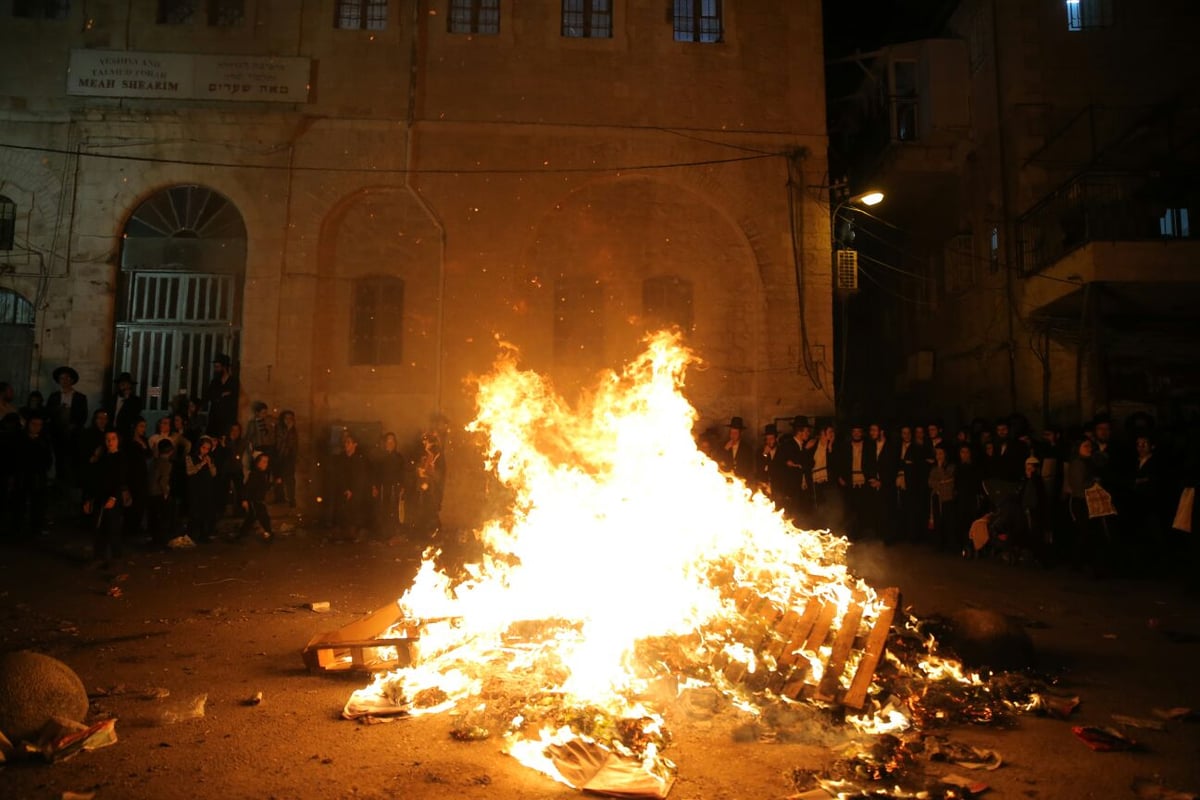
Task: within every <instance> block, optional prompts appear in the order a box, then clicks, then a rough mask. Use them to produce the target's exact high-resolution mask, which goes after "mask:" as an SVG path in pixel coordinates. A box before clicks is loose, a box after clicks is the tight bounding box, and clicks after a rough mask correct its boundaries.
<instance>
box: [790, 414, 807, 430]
mask: <svg viewBox="0 0 1200 800" xmlns="http://www.w3.org/2000/svg"><path fill="white" fill-rule="evenodd" d="M809 427H812V426H811V425H810V424H809V422H808V417H806V416H804V415H803V414H801V415H799V416H795V417H792V430H794V431H798V430H800V429H801V428H809Z"/></svg>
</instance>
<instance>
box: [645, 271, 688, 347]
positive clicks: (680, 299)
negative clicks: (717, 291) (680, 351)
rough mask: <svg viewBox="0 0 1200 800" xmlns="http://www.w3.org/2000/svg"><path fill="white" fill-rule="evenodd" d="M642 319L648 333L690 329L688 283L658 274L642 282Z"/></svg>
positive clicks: (684, 279) (685, 331)
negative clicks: (650, 331) (651, 331)
mask: <svg viewBox="0 0 1200 800" xmlns="http://www.w3.org/2000/svg"><path fill="white" fill-rule="evenodd" d="M642 316H643V317H644V319H645V321H646V327H647V328H648V329H649V330H663V329H666V330H671V329H672V328H678V329H679V330H680V331H681V332H683V333H684V334H689V333H691V332H692V330H693V320H692V282H691V281H689V280H687V279H686V278H680V277H677V276H675V275H659V276H656V277H653V278H646V279H645V280H644V281H642Z"/></svg>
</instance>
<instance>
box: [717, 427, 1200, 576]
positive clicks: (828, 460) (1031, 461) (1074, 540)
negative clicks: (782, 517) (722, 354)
mask: <svg viewBox="0 0 1200 800" xmlns="http://www.w3.org/2000/svg"><path fill="white" fill-rule="evenodd" d="M778 427H779V426H778V425H777V424H775V423H772V424H768V425H766V426H765V428H764V430H763V432H762V438H761V441H759V442H753V441H751V440H750V439H749V436H748V434H747V431H746V425H745V424H744V422H743V420H742V418H740V417H734V418H733V419H732V420H730V423H729V424H728V425H727V426H726V428H727V429H728V435H727V436H726V437H724V440H723V441H721V439H720V438H709V439H708V440H707V441H706V442H704V443H703V446H704V447H705V448H706V449H707V451H708V452H709V454H710V455H712V457H713V458H714V460H716V461H717V463H718V464H719V465H720V466H721V467H722V468H723V469H724V470H725V471H727V472H729V473H731V474H734V475H736V476H738V477H739V478H741V479H742V480H743V481H745V482H746V484H747V485H748V486H750V487H752V488H754V489H756V490H758V491H760V492H762V493H764V494H766V495H767V496H769V497H770V498H771V499H772V501H773V502H774V503H775V504H776V505H777V506H778V507H779V508H781V509H782V510H783V511H784V512H785V514H786V515H787V516H788V517H789V518H790V519H791V520H793V521H794V522H795V523H796V524H797V525H798V526H799V527H804V528H815V529H830V530H833V531H837V532H841V533H844V534H845V535H847V536H848V537H849V538H850V539H851V540H860V539H865V538H872V537H873V538H877V539H880V540H882V541H884V542H888V543H894V542H901V541H904V542H913V543H925V544H929V545H931V546H934V547H938V548H942V549H945V550H949V551H953V552H955V553H959V554H961V555H963V556H965V557H981V556H989V555H992V556H997V557H1002V558H1005V559H1013V560H1028V561H1036V562H1038V563H1043V564H1047V565H1051V564H1057V563H1068V564H1072V565H1075V566H1078V567H1083V568H1087V569H1090V570H1094V571H1096V572H1111V571H1113V570H1114V569H1116V568H1117V566H1118V565H1119V564H1120V565H1128V564H1134V565H1139V566H1141V567H1144V568H1146V569H1152V568H1154V567H1162V566H1165V565H1177V564H1180V563H1186V561H1187V560H1188V559H1190V558H1192V557H1193V552H1194V548H1195V545H1194V543H1193V541H1194V540H1193V536H1192V534H1191V533H1190V532H1191V531H1196V530H1197V529H1196V528H1195V527H1194V518H1195V509H1194V506H1193V503H1192V498H1193V497H1194V491H1195V482H1196V481H1195V468H1196V454H1195V453H1194V452H1191V451H1190V449H1188V448H1182V451H1181V449H1180V448H1175V447H1174V444H1175V442H1174V441H1172V442H1170V443H1169V444H1170V445H1171V446H1170V447H1167V448H1166V452H1162V453H1160V450H1159V445H1158V443H1157V438H1158V437H1156V434H1155V431H1154V427H1153V424H1152V421H1151V420H1150V419H1149V418H1146V417H1137V418H1133V419H1131V420H1129V421H1128V422H1127V424H1126V425H1125V426H1124V429H1123V435H1121V436H1118V435H1117V433H1116V431H1115V429H1114V423H1113V420H1111V419H1110V418H1109V417H1107V416H1097V417H1096V418H1094V419H1093V420H1091V421H1090V422H1089V423H1087V424H1086V425H1083V426H1081V427H1080V428H1079V429H1078V430H1076V431H1071V432H1069V433H1064V431H1063V430H1061V429H1059V428H1056V427H1047V428H1045V429H1044V430H1041V431H1038V432H1035V431H1034V429H1033V427H1032V426H1031V425H1030V424H1029V423H1028V421H1027V420H1025V419H1024V418H1022V417H1020V416H1013V417H1007V418H1002V419H998V420H994V421H985V420H982V419H977V420H975V421H974V422H973V423H972V424H971V425H969V426H966V427H963V428H960V429H958V430H956V431H954V432H953V433H952V434H950V433H948V432H946V431H943V430H942V427H941V425H940V424H938V423H926V424H900V425H896V426H892V427H890V428H889V427H888V426H885V425H882V424H879V423H867V424H861V423H858V422H854V423H851V424H849V425H846V426H843V427H841V428H839V427H838V426H836V425H834V424H832V423H829V424H818V425H814V424H813V421H812V420H810V419H808V418H807V417H804V416H798V417H796V418H794V419H793V420H792V421H791V425H790V426H789V428H790V429H789V430H788V431H787V432H786V433H781V432H780V431H779V430H778ZM1182 556H1187V558H1186V559H1184V560H1183V561H1181V560H1180V559H1181V557H1182Z"/></svg>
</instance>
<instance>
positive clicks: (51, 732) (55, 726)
mask: <svg viewBox="0 0 1200 800" xmlns="http://www.w3.org/2000/svg"><path fill="white" fill-rule="evenodd" d="M116 743H117V720H116V719H115V718H111V719H106V720H102V721H100V722H97V723H95V724H93V725H85V724H83V723H82V722H76V721H75V720H73V719H67V718H65V717H55V718H53V719H51V720H50V721H49V722H47V723H46V726H45V727H44V728H42V732H41V733H40V734H39V735H38V739H37V741H36V742H22V743H21V751H22V754H23V755H25V756H30V757H33V756H40V757H41V758H42V759H44V760H46V761H48V762H50V763H51V764H53V763H55V762H58V761H66V760H67V759H68V758H71V757H73V756H76V755H78V754H79V753H80V752H82V751H84V750H99V749H100V748H101V747H108V746H109V745H113V744H116Z"/></svg>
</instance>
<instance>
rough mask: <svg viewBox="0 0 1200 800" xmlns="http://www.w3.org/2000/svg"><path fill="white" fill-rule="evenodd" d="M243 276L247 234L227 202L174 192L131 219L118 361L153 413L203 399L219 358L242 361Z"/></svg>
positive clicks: (193, 189)
mask: <svg viewBox="0 0 1200 800" xmlns="http://www.w3.org/2000/svg"><path fill="white" fill-rule="evenodd" d="M245 266H246V226H245V223H244V222H243V221H242V215H241V213H240V212H239V211H238V210H237V207H235V206H234V205H233V203H231V202H229V200H228V198H226V197H225V196H224V195H221V194H220V193H218V192H215V191H213V190H212V189H209V188H208V187H205V186H195V185H184V186H172V187H170V188H168V189H164V190H162V191H161V192H158V193H157V194H155V195H153V196H152V197H150V198H149V199H148V200H146V201H145V202H144V203H142V204H141V205H140V206H138V207H137V208H136V209H135V210H134V212H133V214H132V216H130V218H129V222H128V223H127V224H126V225H125V235H124V240H123V243H122V247H121V283H122V288H121V293H122V303H121V306H120V315H119V317H118V323H117V335H116V353H115V354H114V359H113V360H114V367H115V369H116V371H117V372H129V373H132V374H133V376H134V378H135V379H136V380H137V381H138V385H139V387H141V389H142V391H143V393H144V394H145V402H146V409H147V410H148V411H159V410H165V409H166V408H167V407H168V406H169V404H170V401H171V399H172V398H173V397H174V395H175V394H177V393H181V392H184V391H186V392H187V393H188V394H190V395H199V394H201V392H202V391H203V389H204V387H205V386H206V385H207V383H208V379H209V377H210V373H211V370H212V360H213V357H214V356H215V355H217V354H218V353H223V354H226V355H228V356H229V357H230V358H231V359H233V360H234V361H235V362H236V361H237V358H238V349H239V346H240V336H241V321H242V281H243V278H242V273H243V271H244V270H245Z"/></svg>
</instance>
